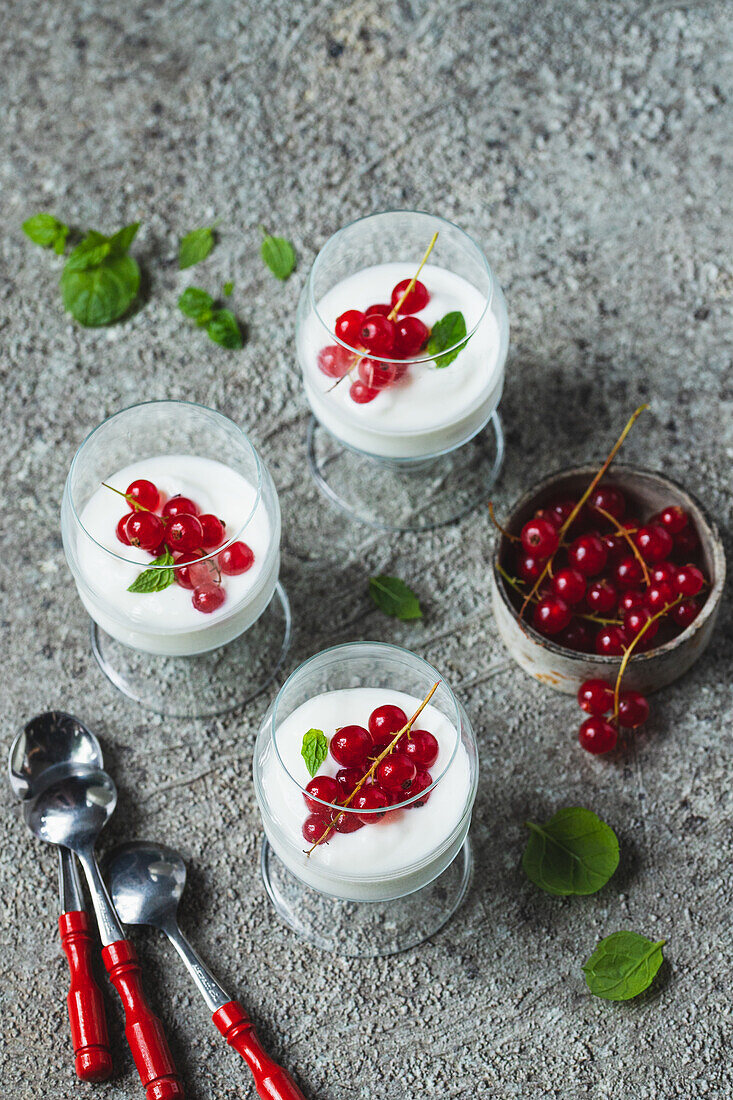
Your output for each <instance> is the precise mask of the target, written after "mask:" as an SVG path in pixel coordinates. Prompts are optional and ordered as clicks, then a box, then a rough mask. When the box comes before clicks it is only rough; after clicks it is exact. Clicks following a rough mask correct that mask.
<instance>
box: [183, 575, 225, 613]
mask: <svg viewBox="0 0 733 1100" xmlns="http://www.w3.org/2000/svg"><path fill="white" fill-rule="evenodd" d="M225 599H226V593H225V591H224V589H223V588H222V586H221V585H220V584H213V583H212V582H211V581H208V582H207V583H206V584H200V585H199V586H198V588H194V590H193V596H192V597H191V603H192V604H193V606H194V607H195V608H196V610H197V611H202V612H203V613H204V615H210V614H211V613H212V611H216V610H217V609H218V608H220V607H221V605H222V604H223V603H224V600H225Z"/></svg>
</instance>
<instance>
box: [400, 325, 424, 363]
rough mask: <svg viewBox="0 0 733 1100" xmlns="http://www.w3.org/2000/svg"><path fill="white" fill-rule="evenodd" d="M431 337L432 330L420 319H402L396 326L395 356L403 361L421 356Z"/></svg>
mask: <svg viewBox="0 0 733 1100" xmlns="http://www.w3.org/2000/svg"><path fill="white" fill-rule="evenodd" d="M429 336H430V329H429V328H428V326H427V325H426V324H424V322H423V321H421V320H420V318H419V317H401V318H400V320H399V321H397V322H396V324H395V339H394V351H395V355H399V356H400V357H401V358H402V359H411V358H412V357H413V356H415V355H419V353H420V352H421V351H422V349H423V348H424V347H425V345H426V344H427V342H428V337H429Z"/></svg>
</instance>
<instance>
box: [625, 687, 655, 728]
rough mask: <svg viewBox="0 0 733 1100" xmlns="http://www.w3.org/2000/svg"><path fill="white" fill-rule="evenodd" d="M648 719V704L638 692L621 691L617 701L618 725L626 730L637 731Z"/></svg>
mask: <svg viewBox="0 0 733 1100" xmlns="http://www.w3.org/2000/svg"><path fill="white" fill-rule="evenodd" d="M648 717H649V704H648V703H647V701H646V699H645V698H644V696H643V695H642V694H641V692H640V691H622V692H621V694H620V695H619V699H618V721H619V725H620V726H623V727H624V729H627V730H635V729H638V728H639V726H643V725H644V723H645V722H646V720H647V718H648Z"/></svg>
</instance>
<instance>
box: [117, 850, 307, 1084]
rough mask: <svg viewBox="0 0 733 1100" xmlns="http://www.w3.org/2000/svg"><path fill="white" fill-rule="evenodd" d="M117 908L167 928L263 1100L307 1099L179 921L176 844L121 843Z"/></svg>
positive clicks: (134, 920)
mask: <svg viewBox="0 0 733 1100" xmlns="http://www.w3.org/2000/svg"><path fill="white" fill-rule="evenodd" d="M105 870H106V874H107V879H108V881H109V884H110V892H111V894H112V898H113V901H114V904H115V908H116V910H117V912H118V914H119V916H120V920H121V921H122V922H123V923H124V924H149V925H152V927H153V928H159V929H160V930H161V931H162V932H165V934H166V936H167V937H168V939H169V940H170V941H171V943H172V944H173V946H174V947H175V949H176V951H177V952H178V954H179V955H180V956H181V958H182V959H183V961H184V963H185V965H186V967H187V969H188V972H189V974H190V975H191V977H192V978H193V980H194V982H195V983H196V985H197V986H198V988H199V991H200V992H201V994H202V996H203V998H204V1000H205V1001H206V1003H207V1005H208V1006H209V1010H210V1012H212V1013H213V1021H214V1023H215V1024H216V1026H217V1028H218V1029H219V1031H220V1032H221V1034H222V1035H223V1036H224V1038H225V1039H226V1041H227V1042H228V1043H229V1045H230V1046H232V1047H234V1049H235V1050H236V1051H237V1053H238V1054H240V1055H241V1056H242V1058H244V1060H245V1062H246V1063H247V1065H248V1066H249V1068H250V1070H251V1071H252V1075H253V1077H254V1080H255V1086H256V1088H257V1094H258V1096H260V1097H262V1098H263V1100H305V1097H304V1096H303V1093H302V1092H301V1091H300V1089H299V1088H298V1086H297V1085H296V1084H295V1082H294V1081H293V1079H292V1077H291V1076H290V1074H289V1073H287V1071H286V1070H284V1069H283V1067H282V1066H279V1065H278V1064H277V1062H274V1061H273V1060H272V1058H270V1056H269V1055H268V1054H267V1053H266V1051H265V1050H264V1048H263V1047H262V1044H261V1043H260V1040H259V1037H258V1035H257V1033H256V1031H255V1030H254V1027H253V1025H252V1021H251V1020H250V1018H249V1016H248V1015H247V1013H246V1012H245V1010H244V1009H243V1008H242V1006H241V1005H240V1004H239V1002H238V1001H235V1000H233V999H232V998H231V997H230V996H229V994H228V993H226V992H225V991H224V989H223V988H222V987H221V986H220V985H219V983H218V982H217V980H216V978H215V977H214V975H213V974H212V973H211V971H210V970H209V968H208V967H207V966H206V964H205V963H204V962H203V961H202V959H201V958H200V957H199V956H198V955H197V954H196V952H195V951H194V949H193V948H192V947H191V945H190V943H189V942H188V940H187V939H186V938H185V936H184V935H183V933H182V932H181V929H180V927H179V924H178V917H177V910H178V903H179V901H180V900H181V895H182V894H183V888H184V886H185V885H186V864H185V863H184V862H183V857H182V856H181V855H180V854H179V853H178V852H176V851H174V850H173V848H166V847H165V845H163V844H154V843H152V842H149V841H145V840H138V841H133V842H132V843H130V844H123V845H122V846H121V847H119V848H116V849H115V850H114V852H113V853H112V854H111V856H110V858H109V860H108V861H107V864H106V868H105Z"/></svg>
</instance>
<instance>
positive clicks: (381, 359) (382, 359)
mask: <svg viewBox="0 0 733 1100" xmlns="http://www.w3.org/2000/svg"><path fill="white" fill-rule="evenodd" d="M390 214H417V215H419V216H420V217H423V218H431V219H433V221H436V222H441V223H442V224H443V225H446V226H448V227H449V228H450V229H453V230H455V232H456V233H459V234H460V235H461V236H462V237H464V238H465V240H466V241H467V242H468V243H469V245H470V246H471V247H472V248H473V249H475V250H476V252H477V253H478V256H479V258H480V260H481V262H482V264H483V266H484V268H485V270H486V274H487V276H488V279H489V290H488V294H487V295H486V300H485V302H484V308H483V309H482V311H481V315H480V316H479V318H478V320H477V321H476V323H475V325H473V327H472V328H471V330H470V331H468V332H467V333H466V335H465V336H464V337H462V339H460V340H458V341H456V343H455V344H452V345H451V347H449V348H444V349H443V351H441V352H440V354H441V355H449V354H450V353H451V352H453V351H455V350H456V349H460V348H462V347H463V345H464V344H467V343H468V341H469V340H470V339H471V337H472V336H473V335H474V333H475V332H476V330H477V329H478V327H479V325H480V324H481V322H482V321H483V320H484V318H485V317H486V314H487V313H488V311H489V310H490V308H491V303H492V302H493V300H494V287H495V285H496V284H495V279H494V273H493V271H492V270H491V265H490V264H489V261H488V259H487V258H486V253H485V252H484V250H483V249H482V248H481V245H480V244H479V243H478V242H477V241H476V240H475V239H474V238H473V237H472V236H471V235H470V233H467V232H466V230H465V229H461V227H460V226H459V225H456V224H455V222H451V221H449V220H448V219H447V218H442V217H441V216H440V215H439V214H430V213H428V211H427V210H404V209H394V210H392V209H390V210H377V211H375V212H374V213H372V214H366V215H364V216H363V217H361V218H354V220H353V221H350V222H347V224H346V225H342V226H341V228H340V229H337V230H336V232H335V233H332V234H331V236H330V237H329V238H328V240H327V241H326V242H325V244H324V245H323V246H322V247H321V248H320V249H319V251H318V254H317V256H316V258H315V260H314V261H313V263H312V265H311V269H310V271H309V272H308V299H309V304H310V308H311V309H312V311H313V314H314V315H315V317H316V318H317V319H318V322H319V324H320V325H321V327H322V328H323V329H324V331H325V332H327V333H328V337H329V339H332V340H334V341H335V342H336V343H337V344H339V345H340V346H341V347H342V348H345V349H346V350H347V351H350V352H351V353H352V354H353V355H358V356H359V357H360V358H361V359H372V360H373V361H374V362H375V363H407V364H410V365H412V364H413V363H432V362H433V361H434V359H435V356H433V355H424V354H421V355H417V356H412V357H409V358H407V359H390V358H389V356H384V355H374V354H372V353H371V352H369V353H368V354H366V355H364V354H362V351H363V349H361V348H355V347H353V346H352V345H351V344H347V343H346V341H345V340H342V339H341V338H340V337H338V336H337V335H336V333H335V332H331V330H330V328H329V326H328V325H327V324H326V322H325V320H324V318H323V317H322V316H321V314H320V313H319V311H318V306H317V304H316V300H315V295H314V293H313V276H314V273H315V271H316V268H317V266H318V262H319V260H321V258H322V257H323V253H324V252H325V251H326V249H327V248H328V247H329V246H330V245H331V244H333V243H334V242H337V241H338V239H339V237H341V235H342V234H343V233H346V232H347V231H348V230H349V229H352V228H353V227H354V226H355V225H360V224H361V223H362V222H368V221H371V220H373V219H376V218H384V217H389V215H390ZM428 263H429V260H428ZM437 369H438V368H437V367H436V370H437Z"/></svg>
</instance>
